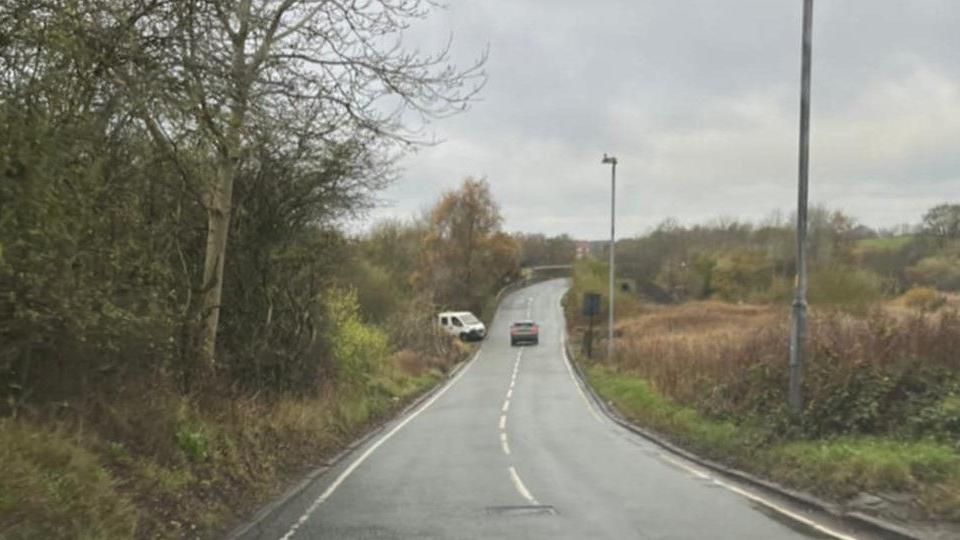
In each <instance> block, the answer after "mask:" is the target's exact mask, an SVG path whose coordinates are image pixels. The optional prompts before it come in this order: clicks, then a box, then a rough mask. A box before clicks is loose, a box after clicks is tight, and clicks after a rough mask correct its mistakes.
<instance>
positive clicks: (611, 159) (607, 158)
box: [600, 154, 617, 165]
mask: <svg viewBox="0 0 960 540" xmlns="http://www.w3.org/2000/svg"><path fill="white" fill-rule="evenodd" d="M600 163H604V164H606V163H610V164H611V165H616V164H617V158H615V157H613V156H608V155H607V154H603V161H601V162H600Z"/></svg>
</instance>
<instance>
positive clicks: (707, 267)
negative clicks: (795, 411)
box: [600, 205, 960, 313]
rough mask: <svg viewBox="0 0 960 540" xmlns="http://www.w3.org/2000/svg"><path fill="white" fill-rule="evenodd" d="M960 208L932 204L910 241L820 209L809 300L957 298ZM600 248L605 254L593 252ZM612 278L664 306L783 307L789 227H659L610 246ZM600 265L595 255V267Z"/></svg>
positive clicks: (788, 281)
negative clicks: (935, 294) (927, 294)
mask: <svg viewBox="0 0 960 540" xmlns="http://www.w3.org/2000/svg"><path fill="white" fill-rule="evenodd" d="M957 216H960V206H957V205H941V206H938V207H936V208H933V209H931V210H930V211H929V212H927V214H925V216H924V217H923V224H922V225H919V226H917V227H915V233H913V234H905V235H903V234H901V235H895V234H894V233H892V232H886V231H875V230H872V229H870V228H868V227H865V226H863V225H860V224H857V222H856V221H855V220H854V219H853V218H851V217H849V216H847V215H845V214H843V213H842V212H836V211H829V210H827V209H824V208H814V209H812V210H811V212H810V239H809V253H810V265H809V271H810V284H811V291H810V300H811V302H812V303H813V304H818V303H822V304H824V305H826V304H829V305H831V306H833V307H839V308H842V309H850V310H852V311H857V312H861V313H862V312H863V310H864V309H865V307H866V306H868V305H869V304H870V303H871V302H874V301H876V300H877V299H879V298H880V297H881V296H894V295H898V294H902V293H903V292H905V291H906V290H907V289H909V288H910V287H914V286H926V287H932V288H935V289H938V290H940V291H958V290H960V235H958V234H957V233H956V232H955V228H953V227H952V223H953V222H954V221H955V220H956V219H957ZM602 249H604V250H605V249H606V246H603V247H602ZM616 249H617V272H618V275H619V276H620V277H623V278H630V279H633V280H635V281H636V282H637V286H638V288H639V290H641V291H642V292H647V293H651V294H647V296H648V298H649V299H652V300H657V301H660V300H664V299H668V298H669V299H671V300H672V301H674V302H679V301H685V300H702V299H707V298H717V299H722V300H726V301H730V302H767V301H777V302H779V301H783V300H784V299H786V298H789V296H790V295H791V294H792V283H793V277H794V274H795V273H796V268H795V266H794V259H795V246H794V231H793V226H792V224H791V223H789V221H788V220H785V219H783V218H781V217H780V216H778V215H776V214H775V215H773V216H771V217H770V218H768V219H766V220H764V221H762V222H761V223H759V224H751V223H743V222H738V221H731V220H719V221H716V222H713V223H709V224H705V225H695V226H692V227H685V226H682V225H680V224H679V223H677V222H676V221H674V220H667V221H665V222H664V223H662V224H660V225H659V226H658V227H657V228H656V229H654V230H653V231H651V232H650V233H649V234H646V235H644V236H640V237H636V238H628V239H623V240H620V241H618V242H617V247H616ZM603 258H605V256H601V257H600V259H601V260H602V259H603Z"/></svg>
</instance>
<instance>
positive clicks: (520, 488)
mask: <svg viewBox="0 0 960 540" xmlns="http://www.w3.org/2000/svg"><path fill="white" fill-rule="evenodd" d="M510 479H511V480H513V487H515V488H517V493H519V494H520V496H521V497H523V498H524V499H526V500H527V501H528V502H529V503H530V504H533V505H539V504H540V503H539V502H538V501H537V499H536V497H534V496H533V495H531V494H530V491H528V490H527V486H525V485H523V480H520V475H518V474H517V470H516V469H515V468H513V466H511V467H510Z"/></svg>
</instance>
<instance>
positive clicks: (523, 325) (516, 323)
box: [513, 321, 533, 328]
mask: <svg viewBox="0 0 960 540" xmlns="http://www.w3.org/2000/svg"><path fill="white" fill-rule="evenodd" d="M513 325H514V326H519V327H522V328H530V327H531V326H533V323H532V322H529V321H524V322H515V323H513Z"/></svg>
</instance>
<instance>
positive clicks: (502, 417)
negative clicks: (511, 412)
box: [500, 414, 507, 430]
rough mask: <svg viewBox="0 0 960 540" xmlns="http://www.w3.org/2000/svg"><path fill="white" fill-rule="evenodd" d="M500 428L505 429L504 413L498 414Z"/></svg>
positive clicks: (505, 416)
mask: <svg viewBox="0 0 960 540" xmlns="http://www.w3.org/2000/svg"><path fill="white" fill-rule="evenodd" d="M500 429H501V430H503V429H507V415H505V414H501V415H500Z"/></svg>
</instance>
